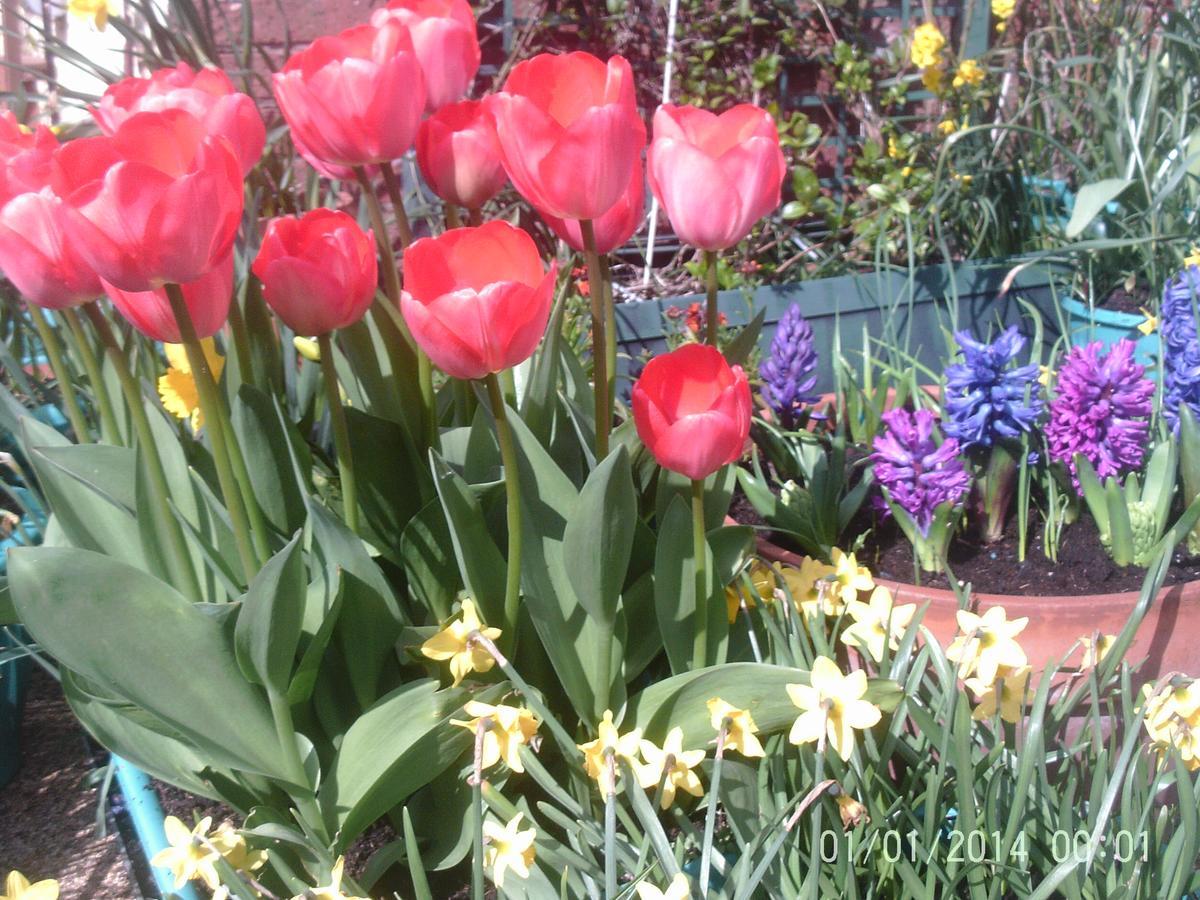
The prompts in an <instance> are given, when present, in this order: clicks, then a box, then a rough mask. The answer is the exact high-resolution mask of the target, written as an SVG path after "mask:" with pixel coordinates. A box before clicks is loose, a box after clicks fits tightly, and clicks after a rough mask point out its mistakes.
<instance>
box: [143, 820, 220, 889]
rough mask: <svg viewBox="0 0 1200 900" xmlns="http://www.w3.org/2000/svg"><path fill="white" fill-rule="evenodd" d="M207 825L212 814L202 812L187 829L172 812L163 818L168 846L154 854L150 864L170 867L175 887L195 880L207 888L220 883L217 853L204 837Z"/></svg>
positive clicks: (214, 887)
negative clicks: (203, 814)
mask: <svg viewBox="0 0 1200 900" xmlns="http://www.w3.org/2000/svg"><path fill="white" fill-rule="evenodd" d="M211 825H212V816H205V817H204V818H203V819H201V820H200V821H199V823H197V825H196V827H195V828H193V829H192V830H191V831H188V828H187V826H186V825H184V824H183V822H181V821H180V820H179V819H177V818H176V817H175V816H167V817H166V819H164V820H163V830H164V831H165V832H166V836H167V843H168V844H170V846H169V847H165V848H163V849H162V850H159V851H158V852H157V853H156V854H154V858H153V859H151V860H150V865H152V866H161V867H162V868H164V869H170V870H171V874H172V875H174V876H175V887H176V888H181V887H183V886H184V885H185V884H187V883H188V882H189V881H197V880H198V881H203V882H204V883H205V884H206V885H207V886H208V889H209V890H210V891H215V890H216V889H217V885H219V884H220V883H221V879H220V878H218V877H217V869H216V862H217V860H218V859H220V858H221V854H220V853H219V852H218V851H217V848H216V847H214V846H213V845H212V843H211V842H209V840H208V829H209V827H210V826H211Z"/></svg>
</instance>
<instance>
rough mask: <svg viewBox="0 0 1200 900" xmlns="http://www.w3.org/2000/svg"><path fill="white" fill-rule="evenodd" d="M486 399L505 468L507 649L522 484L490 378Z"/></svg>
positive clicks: (516, 583)
mask: <svg viewBox="0 0 1200 900" xmlns="http://www.w3.org/2000/svg"><path fill="white" fill-rule="evenodd" d="M484 382H485V383H486V384H487V390H488V399H489V400H490V401H491V404H492V416H493V417H494V418H495V420H496V439H497V440H498V441H499V443H500V460H501V462H503V464H504V495H505V499H506V501H507V506H508V575H507V580H506V581H505V585H504V635H505V638H506V645H507V646H508V647H509V648H511V647H513V646H515V645H516V639H517V614H518V612H519V610H520V602H521V483H520V477H519V474H518V467H517V448H516V445H515V444H514V443H513V437H512V430H511V429H510V428H509V426H508V413H507V411H506V409H505V405H504V397H503V396H502V395H501V393H500V380H499V379H498V378H497V377H496V376H495V375H494V374H489V375H488V376H487V377H486V378H485V379H484Z"/></svg>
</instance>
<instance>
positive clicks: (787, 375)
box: [758, 303, 820, 429]
mask: <svg viewBox="0 0 1200 900" xmlns="http://www.w3.org/2000/svg"><path fill="white" fill-rule="evenodd" d="M758 374H759V375H760V376H761V377H762V380H763V387H762V395H763V399H764V400H766V401H767V406H769V407H770V408H771V412H773V413H774V414H775V418H776V420H777V421H778V422H779V424H780V425H781V426H782V427H783V428H788V429H791V428H795V427H796V424H797V422H799V421H800V418H801V413H802V411H803V409H804V407H805V406H806V405H811V404H813V403H816V402H817V400H818V399H820V397H819V395H818V394H815V393H813V389H814V388H815V387H816V384H817V350H816V347H815V346H814V345H813V330H812V326H811V325H810V324H808V322H807V320H806V319H805V318H804V316H803V315H801V314H800V307H799V306H798V305H797V304H795V303H793V304H792V305H791V306H790V307H788V310H787V312H785V313H784V314H783V318H781V319H780V320H779V325H778V327H777V328H776V329H775V337H774V338H773V339H772V341H771V353H770V355H769V356H768V357H767V358H766V359H765V360H764V361H763V363H762V365H761V366H759V368H758Z"/></svg>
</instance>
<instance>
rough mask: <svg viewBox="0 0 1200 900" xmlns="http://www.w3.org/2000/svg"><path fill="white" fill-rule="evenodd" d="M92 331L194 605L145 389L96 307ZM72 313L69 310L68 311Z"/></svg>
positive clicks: (195, 592) (196, 589)
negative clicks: (122, 399)
mask: <svg viewBox="0 0 1200 900" xmlns="http://www.w3.org/2000/svg"><path fill="white" fill-rule="evenodd" d="M84 309H85V310H86V311H87V316H88V318H89V319H90V321H91V323H92V327H93V328H94V329H95V330H96V333H97V334H98V335H99V336H100V342H101V343H102V344H103V345H104V349H105V352H106V353H107V354H108V358H109V360H110V362H112V367H113V370H114V371H115V372H116V373H117V380H118V381H119V382H120V383H121V391H122V393H123V394H124V395H125V405H126V406H127V407H128V408H129V418H130V421H131V422H132V423H133V430H134V433H135V434H136V435H137V442H138V447H139V448H140V450H141V454H140V458H141V460H142V461H143V463H144V464H145V466H146V474H147V475H148V476H149V477H150V496H151V503H152V504H153V506H152V509H153V511H154V512H153V514H154V517H155V519H156V521H157V522H158V528H159V529H160V533H161V534H162V535H163V536H164V538H165V540H166V544H167V564H168V565H169V566H170V567H171V568H170V571H171V576H172V579H173V581H174V583H175V585H176V586H177V587H178V588H179V589H180V590H181V591H182V592H183V593H184V595H185V596H187V597H190V598H191V599H192V600H193V601H198V600H200V599H202V598H201V594H200V582H199V581H198V580H197V578H196V572H195V570H194V569H193V568H192V558H191V554H190V553H188V549H187V543H186V542H185V541H184V537H183V529H182V528H181V526H180V524H179V520H178V519H176V518H175V515H174V513H172V512H171V504H170V496H171V492H170V488H168V486H167V476H166V472H165V471H164V470H163V464H162V459H161V458H160V457H159V455H158V446H157V445H156V444H155V441H154V432H153V431H152V430H151V429H150V420H149V419H148V418H147V417H146V406H145V403H144V402H143V399H142V389H141V387H140V386H139V385H138V383H137V380H136V379H135V378H134V375H133V372H132V371H131V370H130V364H129V358H128V357H127V356H126V355H125V350H124V349H123V348H122V347H121V344H120V343H119V342H118V341H117V336H116V335H115V334H113V330H112V327H111V326H110V325H109V324H108V319H106V318H104V314H103V313H102V312H100V309H99V307H98V305H97V304H95V303H88V304H85V305H84ZM68 312H69V310H68Z"/></svg>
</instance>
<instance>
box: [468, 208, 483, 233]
mask: <svg viewBox="0 0 1200 900" xmlns="http://www.w3.org/2000/svg"><path fill="white" fill-rule="evenodd" d="M467 223H468V224H469V225H470V226H471V227H472V228H478V227H479V226H480V225H482V224H483V210H482V209H480V208H479V207H478V206H473V207H471V208H470V209H468V210H467Z"/></svg>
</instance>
